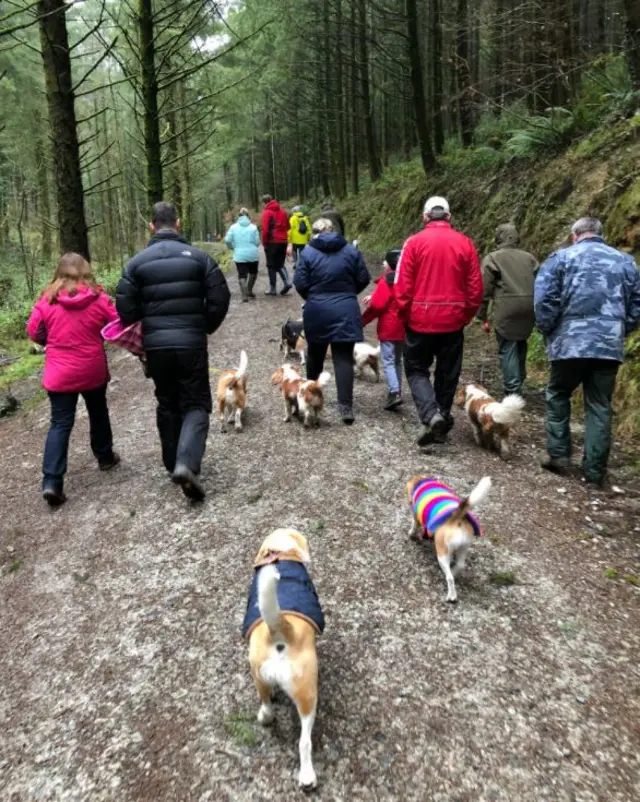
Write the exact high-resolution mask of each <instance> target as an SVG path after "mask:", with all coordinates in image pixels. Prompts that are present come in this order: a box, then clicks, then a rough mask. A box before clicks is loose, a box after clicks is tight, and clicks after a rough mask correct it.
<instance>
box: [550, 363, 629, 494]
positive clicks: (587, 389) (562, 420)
mask: <svg viewBox="0 0 640 802" xmlns="http://www.w3.org/2000/svg"><path fill="white" fill-rule="evenodd" d="M619 367H620V365H619V363H618V362H614V361H613V360H610V359H563V360H558V361H556V362H552V363H551V376H550V378H549V384H548V386H547V451H548V452H549V455H550V456H551V457H553V458H554V459H559V458H562V457H566V458H569V457H571V431H570V428H569V424H570V420H571V396H572V395H573V393H574V391H575V390H576V389H577V388H578V387H579V386H580V385H582V391H583V394H584V410H585V438H584V456H583V458H582V473H583V475H584V477H585V479H586V480H587V481H589V482H596V483H600V482H602V480H603V479H604V477H605V474H606V471H607V461H608V459H609V451H610V450H611V424H612V421H613V407H612V403H611V402H612V398H613V391H614V389H615V386H616V374H617V373H618V368H619Z"/></svg>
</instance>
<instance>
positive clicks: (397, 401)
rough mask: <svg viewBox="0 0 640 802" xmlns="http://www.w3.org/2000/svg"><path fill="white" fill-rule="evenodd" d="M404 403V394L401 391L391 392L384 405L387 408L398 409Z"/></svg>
mask: <svg viewBox="0 0 640 802" xmlns="http://www.w3.org/2000/svg"><path fill="white" fill-rule="evenodd" d="M401 405H402V396H401V395H400V393H389V395H388V396H387V403H386V404H385V405H384V408H385V409H387V410H393V409H397V408H398V407H399V406H401Z"/></svg>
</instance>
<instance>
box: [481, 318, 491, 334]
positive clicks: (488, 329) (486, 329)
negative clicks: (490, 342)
mask: <svg viewBox="0 0 640 802" xmlns="http://www.w3.org/2000/svg"><path fill="white" fill-rule="evenodd" d="M482 328H483V330H484V332H485V333H486V334H491V324H490V323H489V321H488V320H485V321H484V323H483V324H482Z"/></svg>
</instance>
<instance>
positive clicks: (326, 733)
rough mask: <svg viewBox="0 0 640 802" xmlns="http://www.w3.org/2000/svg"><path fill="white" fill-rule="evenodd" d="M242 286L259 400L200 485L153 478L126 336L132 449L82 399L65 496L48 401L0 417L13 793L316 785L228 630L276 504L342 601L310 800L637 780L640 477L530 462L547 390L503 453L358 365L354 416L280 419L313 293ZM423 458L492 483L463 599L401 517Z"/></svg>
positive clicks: (3, 788) (274, 793) (497, 798)
mask: <svg viewBox="0 0 640 802" xmlns="http://www.w3.org/2000/svg"><path fill="white" fill-rule="evenodd" d="M230 281H231V283H232V286H233V290H234V297H233V301H232V306H231V309H230V312H229V316H228V318H227V321H226V323H225V324H224V326H223V328H222V329H221V331H220V332H219V333H218V334H216V335H215V336H214V337H213V339H212V342H211V365H212V368H213V369H219V368H222V367H226V366H229V365H233V364H236V362H237V360H238V356H239V352H240V349H241V348H242V347H245V348H246V349H247V351H248V353H249V393H250V396H249V399H250V404H251V409H250V410H249V412H248V415H247V420H246V429H245V432H244V433H243V434H236V433H234V432H230V433H229V434H226V435H222V434H220V433H219V432H218V427H217V426H212V430H211V434H210V438H209V445H208V451H207V456H206V462H205V467H204V483H205V487H206V489H207V491H208V497H207V501H206V503H205V504H204V505H203V506H201V507H189V506H188V505H187V504H186V503H185V501H184V499H183V497H182V495H181V493H180V491H179V490H178V489H177V488H175V487H174V486H172V485H171V483H170V482H169V481H168V478H167V476H166V474H165V473H164V470H163V468H162V465H161V462H160V457H159V448H158V442H157V436H156V432H155V416H154V401H153V394H152V387H151V384H150V383H149V382H148V381H146V380H145V379H144V378H143V376H142V372H141V370H140V368H139V366H138V363H137V361H136V360H134V359H133V358H131V357H129V356H128V355H125V354H122V353H114V354H112V357H111V363H112V369H113V375H114V381H113V383H112V385H111V389H110V394H109V398H110V406H111V411H112V419H113V423H114V431H115V437H116V444H117V448H118V450H119V451H120V453H121V454H122V457H123V464H122V466H121V467H120V468H119V469H118V470H117V471H114V472H113V473H111V474H107V475H103V474H100V473H99V472H98V471H97V469H96V467H95V465H94V463H93V460H92V458H91V455H90V453H89V450H88V437H87V427H86V419H85V418H84V417H83V418H82V419H81V420H79V423H78V426H77V428H76V431H75V433H74V437H73V442H72V448H71V453H70V472H69V475H68V479H67V485H66V489H67V491H68V494H69V502H68V503H67V504H66V505H65V507H64V508H62V509H61V510H59V511H56V512H51V511H49V510H48V509H47V508H46V507H45V505H44V504H43V502H42V501H41V500H40V498H39V492H38V491H39V481H40V459H41V451H42V442H43V438H44V435H45V432H46V427H47V413H48V410H47V406H46V405H45V404H42V405H40V406H38V407H37V408H36V409H34V410H32V411H30V412H27V413H25V414H24V415H21V416H19V417H17V418H14V419H12V420H10V421H8V422H6V423H3V424H2V426H1V427H0V449H1V453H2V466H3V472H2V476H3V485H2V491H3V492H2V496H1V497H0V515H1V523H0V531H1V533H2V534H1V537H0V565H1V566H2V574H1V575H0V596H1V601H0V629H1V631H2V633H3V647H2V649H1V650H0V720H1V721H2V722H3V727H2V731H1V732H0V799H1V800H3V802H5V800H6V802H10V801H11V802H31V800H38V801H39V802H41V801H43V800H52V801H53V800H55V801H56V802H58V800H73V801H74V802H75V801H77V802H80V800H82V801H83V802H84V801H85V800H90V801H91V802H97V801H98V800H109V802H163V801H164V800H167V801H169V800H171V801H173V800H176V801H177V802H191V801H192V800H193V801H194V802H205V800H210V801H211V802H214V800H215V802H222V801H223V800H234V801H235V800H238V801H241V800H289V799H293V798H296V797H297V796H301V794H300V795H299V792H298V791H297V788H296V784H295V771H296V768H297V735H298V727H297V723H296V720H295V716H294V713H293V709H292V708H291V707H289V705H288V704H284V703H283V704H280V705H278V708H277V720H276V724H275V725H274V726H273V727H272V728H270V729H266V730H263V729H261V728H260V727H259V726H258V725H257V724H256V723H255V719H254V717H255V713H256V712H257V709H258V704H257V698H256V694H255V691H254V689H253V687H252V683H251V681H250V678H249V672H248V664H247V659H246V648H245V646H244V645H243V643H242V642H241V639H240V626H241V621H242V617H243V613H244V607H245V600H246V593H247V590H248V586H249V581H250V575H251V563H252V558H253V555H254V553H255V551H256V549H257V547H258V545H259V543H260V541H261V539H262V538H263V537H264V535H265V534H266V533H268V532H269V531H270V530H271V529H272V528H275V527H277V526H281V525H292V526H296V527H298V528H300V529H301V530H303V531H304V532H305V533H307V535H308V536H309V540H310V547H311V554H312V573H313V576H314V579H315V582H316V586H317V588H318V592H319V595H320V598H321V600H322V602H323V605H324V609H325V613H326V617H327V628H326V631H325V634H324V636H323V637H322V639H321V640H320V643H319V655H320V663H321V701H320V709H319V715H318V720H317V725H316V729H315V733H314V745H315V767H316V771H317V773H318V778H319V783H320V786H319V790H318V792H317V798H318V799H320V800H335V801H336V802H337V801H338V800H344V801H345V802H346V801H347V800H348V801H349V802H353V801H354V800H402V802H405V800H434V802H445V801H446V802H448V801H449V800H456V801H457V800H460V802H462V800H474V802H478V801H479V800H480V801H482V800H492V801H493V802H501V801H502V800H505V801H506V800H508V801H509V802H513V801H514V800H518V801H519V802H528V800H531V801H532V802H533V801H534V800H535V801H536V802H539V800H553V802H559V801H560V800H562V801H563V802H564V800H567V802H569V800H573V801H574V802H578V801H579V802H597V801H598V802H599V800H605V799H606V800H608V801H610V802H614V801H615V802H618V800H619V801H620V802H622V800H631V799H633V798H636V799H637V791H638V788H639V787H640V765H639V760H640V758H639V752H640V709H639V703H638V700H639V698H640V695H639V691H640V682H639V675H638V646H639V645H640V626H639V624H640V613H639V605H638V599H639V593H640V590H639V589H638V588H637V587H633V586H632V585H630V584H628V583H626V582H625V581H624V580H623V579H622V577H623V575H625V574H636V575H637V574H638V573H640V571H639V568H640V566H639V560H638V558H639V557H640V554H639V553H638V552H639V551H640V545H639V542H638V516H637V513H638V499H637V496H636V495H635V488H633V487H631V486H629V485H626V486H625V488H624V489H625V491H626V492H625V495H624V496H622V497H619V498H615V499H609V498H604V497H602V496H601V497H595V498H594V497H590V496H588V495H587V493H586V491H585V490H584V489H583V488H582V487H581V486H580V485H579V484H577V483H572V482H561V481H558V480H556V479H554V478H552V477H549V476H547V475H543V474H542V473H540V472H539V471H538V470H537V469H536V461H535V459H534V457H535V456H536V454H537V451H535V450H534V448H535V447H537V446H539V445H540V436H541V430H540V424H541V420H540V419H539V418H538V417H537V416H538V415H539V404H538V405H537V407H536V404H535V403H533V405H532V409H533V411H532V412H530V413H529V416H528V426H527V431H526V432H525V433H524V434H523V436H521V437H520V438H519V440H518V442H517V445H516V455H515V459H514V462H513V463H512V464H511V465H509V466H506V465H504V464H503V463H501V462H500V461H499V460H498V459H497V457H495V456H494V455H491V454H487V453H485V452H482V451H479V450H478V449H477V448H476V447H475V446H474V444H473V442H472V438H471V433H470V431H469V430H468V428H467V427H466V426H465V425H464V422H463V421H462V420H461V419H460V418H458V423H457V426H456V428H455V429H454V432H453V435H452V442H451V444H450V445H448V446H446V447H442V448H441V449H439V450H434V452H433V453H432V454H426V455H425V454H421V453H420V452H418V451H417V450H416V449H415V447H414V446H413V444H412V441H413V438H414V436H415V425H416V422H415V419H414V415H413V409H412V405H411V404H406V405H405V406H406V408H405V411H404V413H403V414H401V415H393V414H388V413H384V412H382V411H381V402H382V400H383V394H384V387H383V385H382V384H380V385H376V384H374V383H373V382H368V381H365V382H359V383H358V384H357V416H358V419H357V422H356V424H355V426H353V427H352V428H351V429H347V428H345V427H344V426H343V425H342V424H341V422H340V421H339V418H338V415H337V410H336V409H335V407H333V406H332V405H330V407H329V409H328V411H327V414H326V417H325V419H326V423H325V425H323V426H322V428H321V429H320V430H318V431H310V432H307V431H304V430H303V428H302V427H301V426H299V425H298V424H296V423H292V424H288V425H287V424H284V423H283V422H282V409H281V404H280V402H279V400H278V398H277V395H276V393H275V392H274V391H273V389H272V388H271V387H270V385H269V376H270V374H271V372H272V371H273V369H274V367H275V366H277V365H278V363H279V360H280V356H279V352H278V347H277V338H278V335H279V327H280V324H281V323H282V321H283V320H284V319H285V318H286V316H287V315H288V314H295V313H296V312H297V311H298V310H299V301H298V300H297V299H296V298H295V297H289V298H287V299H286V300H283V299H281V298H278V299H267V298H265V297H264V296H262V292H260V297H259V298H258V299H257V300H256V301H255V302H254V303H253V304H252V305H250V306H247V305H242V304H241V303H240V302H239V296H238V293H237V291H236V287H235V279H234V278H233V277H232V278H230ZM263 283H264V279H262V283H261V284H260V285H259V287H260V288H262V287H263ZM369 336H370V337H373V331H370V332H369ZM479 342H480V339H479V336H478V335H477V334H474V335H472V337H471V343H470V347H469V350H468V358H467V362H466V366H465V372H466V374H467V376H471V374H474V375H477V372H478V370H479V360H480V359H481V358H482V357H484V356H486V355H485V354H484V351H483V347H482V346H479V345H478V343H479ZM329 398H330V401H332V400H333V399H334V398H335V391H334V390H333V389H330V390H329ZM425 471H429V472H433V473H435V474H437V475H439V476H440V477H441V478H443V479H444V480H445V481H447V482H449V483H451V484H453V485H454V486H455V487H456V488H458V489H459V490H460V491H461V492H462V491H465V490H468V489H470V488H471V486H472V485H473V484H474V483H475V482H476V481H477V480H478V479H479V478H480V477H481V476H483V475H485V474H490V475H491V476H492V477H493V479H494V490H493V493H492V495H491V496H490V499H489V501H488V503H487V504H486V506H485V508H484V509H483V510H482V511H481V513H480V514H481V518H482V520H483V523H484V525H485V528H486V531H487V534H488V536H487V538H485V539H484V540H483V541H482V542H479V543H478V544H477V547H476V548H474V550H473V551H472V554H471V558H470V560H469V567H468V570H467V572H466V573H465V574H464V575H463V576H462V578H461V579H460V580H459V583H458V590H459V603H458V605H457V606H450V605H447V604H446V603H445V583H444V579H443V577H442V575H441V572H440V569H439V568H438V566H437V563H436V561H435V558H434V555H433V553H432V550H431V548H429V547H426V546H421V545H418V544H414V543H412V542H410V541H409V540H408V538H407V530H408V525H409V520H408V517H407V512H406V509H405V504H404V500H403V483H404V481H405V480H406V478H407V477H408V476H410V475H411V474H413V473H417V472H425ZM634 527H635V531H634ZM605 568H616V569H617V570H618V572H619V576H618V578H616V579H609V578H606V577H605V576H604V569H605ZM501 572H512V573H511V574H509V575H507V576H506V578H507V579H509V578H515V579H516V582H515V584H512V585H502V584H499V579H500V578H501V576H498V574H500V573H501ZM502 578H505V577H502Z"/></svg>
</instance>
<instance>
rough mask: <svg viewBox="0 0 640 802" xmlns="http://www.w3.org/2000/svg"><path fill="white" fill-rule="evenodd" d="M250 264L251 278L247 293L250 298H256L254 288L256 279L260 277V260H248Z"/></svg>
mask: <svg viewBox="0 0 640 802" xmlns="http://www.w3.org/2000/svg"><path fill="white" fill-rule="evenodd" d="M248 265H249V279H248V282H247V295H248V296H249V298H255V297H256V296H255V293H254V291H253V288H254V287H255V284H256V279H257V278H258V262H248Z"/></svg>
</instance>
